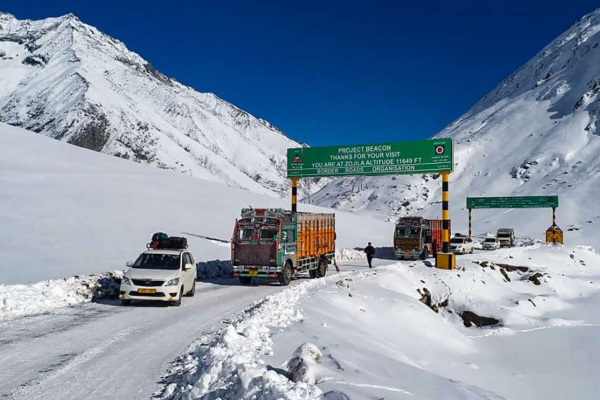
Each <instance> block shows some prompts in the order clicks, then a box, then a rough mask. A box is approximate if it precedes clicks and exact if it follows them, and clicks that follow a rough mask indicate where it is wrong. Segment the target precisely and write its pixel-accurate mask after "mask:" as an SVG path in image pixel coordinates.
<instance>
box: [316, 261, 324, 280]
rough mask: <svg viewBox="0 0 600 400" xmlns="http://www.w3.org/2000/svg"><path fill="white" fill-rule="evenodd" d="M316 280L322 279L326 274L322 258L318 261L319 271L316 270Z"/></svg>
mask: <svg viewBox="0 0 600 400" xmlns="http://www.w3.org/2000/svg"><path fill="white" fill-rule="evenodd" d="M316 273H317V278H322V277H324V276H325V274H326V273H327V260H326V259H324V258H322V259H321V260H320V261H319V269H317V270H316Z"/></svg>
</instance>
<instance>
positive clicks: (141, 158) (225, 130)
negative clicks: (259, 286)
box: [0, 13, 314, 196]
mask: <svg viewBox="0 0 600 400" xmlns="http://www.w3.org/2000/svg"><path fill="white" fill-rule="evenodd" d="M0 72H2V75H4V77H3V78H2V77H0V86H1V87H0V121H2V122H6V123H9V124H11V125H14V126H20V127H23V128H25V129H28V130H32V131H34V132H37V133H41V134H44V135H46V136H49V137H52V138H55V139H58V140H63V141H66V142H69V143H71V144H74V145H77V146H80V147H84V148H88V149H92V150H96V151H100V152H103V153H107V154H111V155H115V156H118V157H121V158H126V159H129V160H132V161H136V162H143V163H148V164H152V165H155V166H157V167H160V168H165V169H171V170H176V171H179V172H183V173H186V174H188V175H192V176H197V177H200V178H203V179H209V180H213V181H217V182H221V183H225V184H227V185H230V186H235V187H240V188H244V189H248V190H252V191H255V192H258V193H263V194H270V195H273V196H283V195H285V194H287V189H288V187H289V183H288V181H287V179H286V178H285V169H286V159H285V157H286V156H285V154H286V149H287V148H288V147H299V146H301V144H300V143H298V142H296V141H294V140H292V139H290V138H288V137H287V136H286V135H285V134H284V133H283V132H282V131H281V130H280V129H278V128H277V127H275V126H274V125H273V124H271V123H269V122H268V121H266V120H264V119H262V118H256V117H254V116H253V115H251V114H250V113H248V112H246V111H244V110H242V109H241V108H239V107H237V106H235V105H233V104H231V103H229V102H227V101H225V100H223V99H222V98H220V97H219V96H217V95H216V94H214V93H202V92H197V91H196V90H195V89H193V88H192V87H191V86H187V85H184V84H182V83H180V82H178V81H177V80H175V79H173V78H170V77H167V76H166V75H164V74H162V73H161V72H160V71H158V70H157V69H156V68H155V67H154V66H152V64H151V63H150V62H148V61H146V60H145V59H144V58H142V57H141V56H139V55H138V54H136V53H134V52H132V51H130V50H129V49H128V48H127V47H126V45H125V44H124V43H123V42H122V41H120V40H118V39H114V38H112V37H110V36H109V35H107V34H105V33H103V32H101V31H100V30H98V29H97V28H95V27H93V26H90V25H87V24H85V23H83V22H82V21H81V20H80V19H79V18H78V17H77V16H75V15H74V14H67V15H64V16H61V17H53V18H47V19H43V20H38V21H34V20H19V19H17V18H16V17H15V16H13V15H11V14H8V13H2V14H0ZM312 185H314V183H313V182H307V183H306V184H305V185H304V188H305V189H306V190H309V188H310V187H311V186H312Z"/></svg>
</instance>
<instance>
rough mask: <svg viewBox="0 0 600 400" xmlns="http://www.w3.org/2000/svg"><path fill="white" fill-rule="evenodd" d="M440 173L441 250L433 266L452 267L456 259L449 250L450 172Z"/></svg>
mask: <svg viewBox="0 0 600 400" xmlns="http://www.w3.org/2000/svg"><path fill="white" fill-rule="evenodd" d="M441 175H442V252H441V253H438V254H437V257H436V259H435V266H436V267H437V268H441V269H454V268H455V266H456V259H455V256H454V253H451V252H450V204H449V203H450V192H449V180H450V172H448V171H445V172H442V173H441Z"/></svg>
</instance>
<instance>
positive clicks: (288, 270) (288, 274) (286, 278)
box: [279, 262, 292, 286]
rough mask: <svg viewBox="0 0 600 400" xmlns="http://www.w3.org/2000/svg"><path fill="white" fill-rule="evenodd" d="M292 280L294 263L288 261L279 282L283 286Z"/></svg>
mask: <svg viewBox="0 0 600 400" xmlns="http://www.w3.org/2000/svg"><path fill="white" fill-rule="evenodd" d="M290 282H292V265H291V264H290V263H289V262H288V263H287V264H285V267H283V271H281V273H280V274H279V283H280V284H281V286H287V285H289V284H290Z"/></svg>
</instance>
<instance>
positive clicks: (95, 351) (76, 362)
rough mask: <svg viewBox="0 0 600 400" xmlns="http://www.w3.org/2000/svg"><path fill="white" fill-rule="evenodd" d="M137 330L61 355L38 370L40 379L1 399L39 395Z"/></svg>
mask: <svg viewBox="0 0 600 400" xmlns="http://www.w3.org/2000/svg"><path fill="white" fill-rule="evenodd" d="M137 330H138V329H137V328H126V329H123V330H121V331H119V332H118V333H117V334H115V335H114V336H113V337H111V338H110V339H107V340H105V341H103V342H101V343H100V344H98V345H97V346H95V347H92V348H90V349H88V350H85V351H84V352H82V353H79V354H77V353H70V354H63V358H62V359H61V360H59V361H58V362H57V363H55V364H52V365H50V366H48V368H47V369H44V370H40V371H39V372H40V374H41V377H40V378H39V379H35V378H34V379H32V380H30V381H28V382H25V383H23V384H22V385H21V387H20V388H17V389H13V391H12V392H10V393H9V394H8V395H5V394H3V395H2V396H3V397H11V398H14V399H18V398H30V397H33V396H36V395H41V394H42V392H43V390H44V384H45V383H47V382H50V381H52V380H54V379H57V378H59V377H60V376H62V375H63V374H65V373H67V372H69V371H71V370H73V369H74V368H77V367H79V366H80V365H82V364H84V363H86V362H88V361H90V360H92V359H94V358H95V357H97V356H99V355H101V354H102V353H104V352H105V351H106V350H107V349H109V348H110V347H111V346H112V345H114V344H115V343H117V342H120V341H124V340H126V339H127V337H128V336H130V335H131V334H133V333H134V332H136V331H137Z"/></svg>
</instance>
